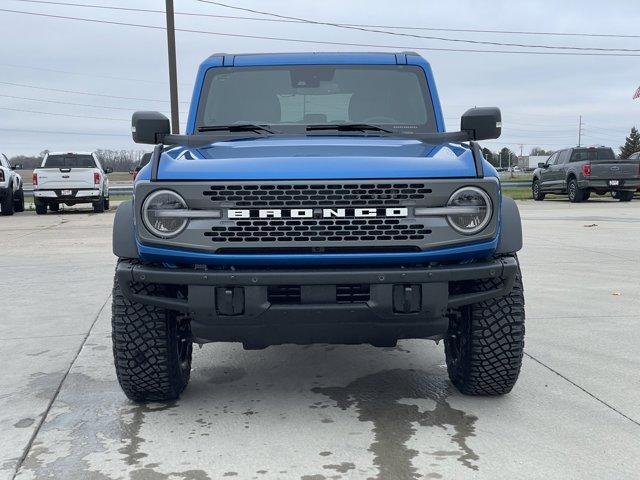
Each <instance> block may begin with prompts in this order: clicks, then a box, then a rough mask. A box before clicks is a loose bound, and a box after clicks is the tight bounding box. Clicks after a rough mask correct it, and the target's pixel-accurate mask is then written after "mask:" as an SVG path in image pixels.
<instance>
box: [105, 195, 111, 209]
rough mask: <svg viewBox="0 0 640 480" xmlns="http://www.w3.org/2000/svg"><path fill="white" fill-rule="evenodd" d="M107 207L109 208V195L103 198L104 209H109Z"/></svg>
mask: <svg viewBox="0 0 640 480" xmlns="http://www.w3.org/2000/svg"><path fill="white" fill-rule="evenodd" d="M109 208H110V205H109V197H106V198H105V199H104V209H105V210H109Z"/></svg>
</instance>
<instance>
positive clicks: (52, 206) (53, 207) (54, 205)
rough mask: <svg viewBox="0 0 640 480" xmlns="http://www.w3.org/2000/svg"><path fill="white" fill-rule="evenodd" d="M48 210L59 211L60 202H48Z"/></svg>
mask: <svg viewBox="0 0 640 480" xmlns="http://www.w3.org/2000/svg"><path fill="white" fill-rule="evenodd" d="M49 210H51V211H52V212H59V211H60V204H59V203H50V204H49Z"/></svg>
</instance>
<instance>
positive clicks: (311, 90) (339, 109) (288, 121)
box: [196, 65, 436, 132]
mask: <svg viewBox="0 0 640 480" xmlns="http://www.w3.org/2000/svg"><path fill="white" fill-rule="evenodd" d="M245 123H246V124H260V125H265V124H266V125H274V126H276V128H277V129H278V130H279V131H285V132H286V131H287V128H286V127H287V126H292V127H295V126H296V125H302V126H306V125H322V124H328V123H329V124H335V123H364V124H374V125H384V126H385V127H387V128H389V129H391V130H393V129H398V130H402V131H407V130H416V131H420V132H435V131H436V125H435V116H434V111H433V105H432V102H431V97H430V95H429V92H428V90H427V83H426V79H425V75H424V72H423V71H422V69H421V68H419V67H416V66H408V65H341V66H336V65H311V66H268V67H235V68H234V67H228V68H212V69H210V70H209V71H208V72H207V74H206V77H205V81H204V86H203V92H202V96H201V99H200V104H199V106H198V115H197V119H196V126H197V127H202V126H205V125H207V126H212V125H234V124H245Z"/></svg>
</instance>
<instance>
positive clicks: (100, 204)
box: [93, 197, 104, 213]
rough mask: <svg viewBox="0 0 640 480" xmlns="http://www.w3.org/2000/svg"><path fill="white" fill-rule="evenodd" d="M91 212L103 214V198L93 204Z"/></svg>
mask: <svg viewBox="0 0 640 480" xmlns="http://www.w3.org/2000/svg"><path fill="white" fill-rule="evenodd" d="M93 211H94V213H103V212H104V197H100V200H98V201H96V202H93Z"/></svg>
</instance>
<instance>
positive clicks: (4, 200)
mask: <svg viewBox="0 0 640 480" xmlns="http://www.w3.org/2000/svg"><path fill="white" fill-rule="evenodd" d="M22 211H24V191H23V190H22V178H21V177H20V175H18V174H17V173H16V172H14V167H12V166H11V164H10V163H9V159H8V158H7V157H6V156H5V155H4V153H0V214H2V215H3V216H7V215H13V212H22Z"/></svg>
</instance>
